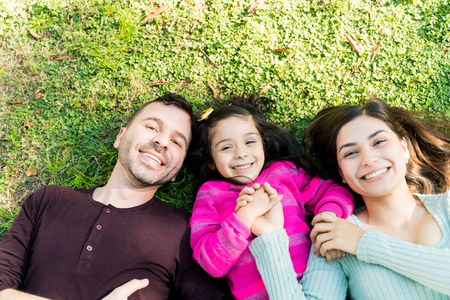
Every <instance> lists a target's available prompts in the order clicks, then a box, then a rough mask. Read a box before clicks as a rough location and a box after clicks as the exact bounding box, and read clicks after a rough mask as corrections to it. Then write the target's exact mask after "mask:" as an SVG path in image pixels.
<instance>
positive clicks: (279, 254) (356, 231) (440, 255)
mask: <svg viewBox="0 0 450 300" xmlns="http://www.w3.org/2000/svg"><path fill="white" fill-rule="evenodd" d="M305 140H306V141H308V143H309V149H310V150H311V151H312V152H314V153H315V155H316V157H317V158H318V161H319V162H321V163H322V165H323V166H325V167H327V168H328V169H329V170H331V172H330V174H331V176H332V178H334V179H335V180H338V179H339V178H340V179H341V180H342V181H343V182H345V183H346V184H348V186H349V187H350V188H351V189H352V190H353V192H354V193H355V194H358V195H359V196H360V197H361V198H362V199H363V200H364V203H365V207H363V208H361V209H360V210H356V211H355V214H354V215H352V216H351V217H349V218H348V219H347V220H342V219H338V218H336V217H334V216H332V215H329V214H327V213H324V214H321V215H320V216H316V217H315V218H314V219H313V224H315V226H314V229H313V230H312V232H311V238H312V240H313V242H315V247H314V248H315V249H314V251H315V253H317V254H318V255H323V253H325V252H326V251H327V250H329V249H340V250H342V251H345V252H348V253H349V255H346V256H345V257H342V258H341V259H340V260H339V261H334V262H333V263H332V264H331V265H330V266H328V265H327V264H326V261H325V259H323V258H321V257H319V256H317V255H310V258H309V261H308V268H307V270H306V272H305V275H304V277H303V279H302V281H301V282H300V283H301V285H299V284H294V280H295V272H294V269H293V267H292V264H291V263H290V262H289V261H288V260H287V259H285V258H284V257H283V253H286V252H287V249H288V244H287V242H286V239H287V237H286V234H285V233H284V232H283V231H282V230H278V231H273V230H272V229H271V228H269V229H268V230H261V229H260V233H261V236H260V237H258V238H257V239H256V240H255V241H254V242H252V244H251V245H250V249H251V251H252V253H253V254H254V255H255V257H256V261H257V263H258V268H259V271H260V273H261V274H262V276H263V278H264V282H265V284H266V286H267V289H268V291H269V295H270V296H271V299H305V298H306V299H346V297H347V295H348V296H349V298H350V299H368V300H370V299H450V260H449V257H450V190H449V189H450V139H449V138H448V137H446V136H444V135H442V134H439V133H437V132H434V131H433V130H430V129H429V128H427V127H425V126H423V125H422V124H421V123H420V122H419V121H417V120H416V119H415V118H414V117H413V116H412V114H411V113H409V112H408V111H406V110H404V109H400V108H395V107H389V106H388V105H386V104H385V103H384V102H382V101H380V100H378V99H372V100H369V101H368V102H367V103H366V105H365V106H339V107H330V108H326V109H324V110H323V111H321V112H319V114H318V115H317V116H316V118H315V119H314V121H313V122H312V124H311V125H310V126H309V127H308V129H307V130H306V132H305ZM416 193H421V194H416ZM439 193H443V194H439ZM423 194H428V195H423ZM278 217H279V218H278V223H277V224H278V228H280V222H279V220H280V216H279V215H278ZM274 219H275V218H272V220H274ZM281 224H282V221H281ZM273 227H274V224H272V228H273Z"/></svg>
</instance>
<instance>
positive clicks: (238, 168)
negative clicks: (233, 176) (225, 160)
mask: <svg viewBox="0 0 450 300" xmlns="http://www.w3.org/2000/svg"><path fill="white" fill-rule="evenodd" d="M251 165H252V164H251V163H249V164H246V165H242V166H236V167H233V168H232V169H233V170H244V169H247V168H250V166H251Z"/></svg>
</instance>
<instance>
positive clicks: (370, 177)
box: [361, 167, 390, 180]
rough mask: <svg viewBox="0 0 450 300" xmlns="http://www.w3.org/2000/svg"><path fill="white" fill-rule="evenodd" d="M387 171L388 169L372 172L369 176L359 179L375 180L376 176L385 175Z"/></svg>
mask: <svg viewBox="0 0 450 300" xmlns="http://www.w3.org/2000/svg"><path fill="white" fill-rule="evenodd" d="M389 169H390V167H388V168H383V169H380V170H377V171H375V172H372V173H370V174H367V175H364V176H363V177H361V179H363V180H369V179H372V178H375V177H377V176H380V175H382V174H384V173H386V172H387V171H388V170H389Z"/></svg>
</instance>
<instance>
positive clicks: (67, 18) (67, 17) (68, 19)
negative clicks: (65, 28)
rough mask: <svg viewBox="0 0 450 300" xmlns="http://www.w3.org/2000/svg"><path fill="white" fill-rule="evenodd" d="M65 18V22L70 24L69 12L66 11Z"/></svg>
mask: <svg viewBox="0 0 450 300" xmlns="http://www.w3.org/2000/svg"><path fill="white" fill-rule="evenodd" d="M66 20H67V23H69V24H70V13H67V16H66Z"/></svg>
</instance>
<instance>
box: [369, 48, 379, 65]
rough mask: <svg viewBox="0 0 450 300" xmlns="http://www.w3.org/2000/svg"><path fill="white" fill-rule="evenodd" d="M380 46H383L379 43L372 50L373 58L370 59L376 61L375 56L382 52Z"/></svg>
mask: <svg viewBox="0 0 450 300" xmlns="http://www.w3.org/2000/svg"><path fill="white" fill-rule="evenodd" d="M380 48H381V44H378V45H377V46H376V47H375V49H373V51H372V58H371V59H370V61H371V62H372V61H374V60H375V57H377V55H378V54H380Z"/></svg>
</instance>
